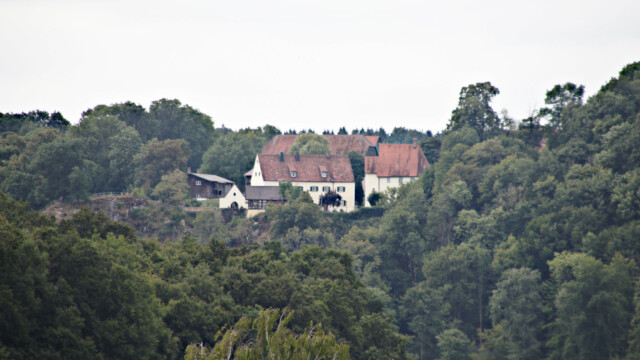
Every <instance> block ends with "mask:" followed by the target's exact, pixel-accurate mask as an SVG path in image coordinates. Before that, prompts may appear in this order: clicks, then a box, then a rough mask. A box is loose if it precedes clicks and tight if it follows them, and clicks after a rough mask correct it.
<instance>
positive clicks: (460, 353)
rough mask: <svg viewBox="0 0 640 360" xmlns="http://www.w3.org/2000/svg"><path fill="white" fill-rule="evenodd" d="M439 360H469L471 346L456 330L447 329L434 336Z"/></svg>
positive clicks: (463, 335) (464, 336) (462, 334)
mask: <svg viewBox="0 0 640 360" xmlns="http://www.w3.org/2000/svg"><path fill="white" fill-rule="evenodd" d="M436 338H437V339H438V350H439V351H440V358H439V359H441V360H470V359H471V352H472V351H473V346H472V344H471V341H470V340H469V339H468V338H467V336H466V335H465V334H464V333H463V332H462V331H460V330H458V329H447V330H445V331H443V332H441V333H440V335H438V336H436Z"/></svg>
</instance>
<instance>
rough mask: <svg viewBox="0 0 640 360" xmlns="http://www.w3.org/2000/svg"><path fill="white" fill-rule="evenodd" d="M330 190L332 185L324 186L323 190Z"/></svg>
mask: <svg viewBox="0 0 640 360" xmlns="http://www.w3.org/2000/svg"><path fill="white" fill-rule="evenodd" d="M329 190H331V187H329V186H323V187H322V192H327V191H329Z"/></svg>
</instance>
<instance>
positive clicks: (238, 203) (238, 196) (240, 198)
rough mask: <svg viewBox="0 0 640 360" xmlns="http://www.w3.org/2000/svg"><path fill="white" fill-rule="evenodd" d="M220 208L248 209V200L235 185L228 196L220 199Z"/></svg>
mask: <svg viewBox="0 0 640 360" xmlns="http://www.w3.org/2000/svg"><path fill="white" fill-rule="evenodd" d="M220 208H221V209H246V208H247V205H246V200H245V198H244V195H243V194H242V191H240V189H238V186H236V185H235V184H233V187H232V188H231V190H229V192H228V193H227V195H225V196H224V197H222V198H220Z"/></svg>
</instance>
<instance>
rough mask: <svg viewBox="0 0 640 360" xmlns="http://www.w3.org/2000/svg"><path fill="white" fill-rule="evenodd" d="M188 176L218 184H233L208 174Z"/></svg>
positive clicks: (190, 174) (191, 174)
mask: <svg viewBox="0 0 640 360" xmlns="http://www.w3.org/2000/svg"><path fill="white" fill-rule="evenodd" d="M189 176H194V177H197V178H199V179H202V180H206V181H210V182H217V183H220V184H233V183H234V182H233V181H231V180H228V179H225V178H223V177H220V176H218V175H210V174H198V173H189Z"/></svg>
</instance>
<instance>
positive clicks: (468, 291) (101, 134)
mask: <svg viewBox="0 0 640 360" xmlns="http://www.w3.org/2000/svg"><path fill="white" fill-rule="evenodd" d="M497 94H498V89H497V88H495V87H493V86H492V85H491V84H490V83H488V82H487V83H478V84H475V85H470V86H468V87H465V88H463V89H462V91H461V93H460V98H459V104H458V106H457V107H456V109H454V110H453V113H452V117H451V121H450V123H449V126H448V129H447V131H446V133H445V134H444V135H436V136H432V134H431V133H420V134H421V135H422V136H419V135H420V134H418V132H416V131H414V130H407V129H404V128H397V129H394V131H393V132H392V133H391V134H387V133H386V132H385V131H384V129H380V130H375V131H374V130H371V129H369V130H365V129H361V130H358V129H356V130H354V131H353V133H357V134H365V135H377V136H380V137H381V138H383V139H387V140H389V142H391V141H396V140H398V141H402V142H404V141H407V140H406V139H407V138H408V137H411V138H412V139H413V138H416V139H417V140H418V141H419V144H420V145H421V148H422V149H423V151H424V152H425V153H426V154H428V155H427V156H428V158H429V161H430V162H431V163H432V166H431V168H429V169H428V170H427V171H425V172H424V173H423V174H422V175H421V176H420V178H419V180H418V181H414V182H411V183H406V184H404V185H402V186H400V187H399V188H397V189H393V190H391V191H387V192H385V193H383V194H378V195H379V198H380V201H379V202H378V204H377V206H376V207H375V208H366V209H360V210H359V211H356V212H352V213H328V212H324V211H322V209H321V208H320V207H319V206H317V204H313V203H311V202H310V197H309V194H308V193H305V192H304V191H301V190H300V189H298V188H294V187H293V186H292V185H290V184H289V185H283V186H282V191H283V196H284V197H285V198H286V199H287V202H286V203H285V204H281V205H273V204H272V205H269V206H268V207H267V210H266V212H265V214H262V215H258V216H256V217H254V218H251V219H245V218H242V217H233V218H231V219H229V218H226V219H225V218H224V217H223V216H222V215H221V214H220V212H219V211H211V212H208V213H205V212H201V213H199V214H198V215H190V214H187V213H186V212H185V210H184V209H183V207H182V205H183V201H185V199H184V193H185V192H186V187H185V186H184V177H185V173H184V172H185V170H186V169H187V168H188V167H189V164H194V162H193V161H195V160H194V159H195V158H194V155H193V154H196V153H198V152H199V153H200V155H196V158H197V157H198V156H200V157H201V159H202V165H201V167H200V169H199V171H202V172H208V173H213V174H216V175H220V176H223V177H227V178H230V179H232V180H234V181H236V182H237V183H239V184H242V182H243V174H244V173H245V172H246V171H247V170H249V169H250V168H251V166H252V165H253V162H254V161H255V156H256V154H257V153H258V152H259V151H260V149H261V148H262V146H263V145H264V143H265V142H266V141H268V140H269V139H270V138H271V137H272V136H274V135H275V134H277V133H279V131H278V130H277V129H275V128H273V127H271V126H265V127H264V128H258V129H245V130H240V131H232V130H230V129H225V128H222V129H216V130H213V133H212V134H213V135H212V137H211V138H210V140H209V143H206V146H205V145H202V144H205V142H204V140H203V139H204V137H199V135H198V136H195V135H193V134H191V135H189V134H190V131H192V130H193V131H197V129H204V128H207V127H208V126H209V125H207V124H210V123H209V121H207V118H206V116H201V115H202V114H199V113H198V112H197V111H196V110H194V109H192V108H190V107H188V106H186V105H185V106H183V105H182V104H181V103H179V102H177V101H172V100H166V99H163V100H159V101H157V102H154V104H153V105H152V108H153V109H152V110H150V111H149V112H147V111H146V110H144V109H143V108H141V107H140V106H138V105H135V104H132V103H125V104H117V105H112V106H98V107H96V108H94V109H92V110H89V111H87V112H86V113H85V114H84V115H83V118H82V119H81V121H80V123H79V124H77V125H74V126H67V127H55V126H50V125H46V123H47V122H46V121H44V124H45V125H43V123H42V122H38V121H36V122H34V121H31V120H29V121H27V122H25V121H24V120H20V121H22V122H20V121H18V122H16V121H17V120H16V117H15V116H9V117H6V116H2V117H0V123H1V125H2V126H4V127H3V128H2V129H9V130H7V131H6V132H4V133H2V134H0V190H2V191H3V192H4V193H5V194H6V195H4V194H2V195H0V358H7V359H30V358H56V357H57V358H98V359H108V358H114V359H115V358H175V359H177V358H183V357H184V356H186V357H187V358H195V357H198V356H205V355H207V356H212V357H214V358H215V357H217V356H218V355H219V354H220V353H221V352H224V353H226V354H229V353H230V352H231V353H233V354H235V356H236V357H238V358H241V357H242V356H248V357H251V356H254V357H260V356H262V355H264V354H280V356H283V357H288V356H293V355H291V354H307V355H308V354H322V356H336V357H338V358H346V356H347V355H348V356H349V357H350V358H354V359H372V358H373V359H405V358H417V359H472V358H473V359H482V360H485V359H487V360H488V359H636V358H638V356H639V354H640V288H639V286H638V283H639V281H640V278H639V276H640V271H639V270H640V269H639V268H638V264H639V262H640V245H639V244H638V241H637V240H638V237H639V236H640V192H639V190H638V189H640V156H639V155H638V154H639V152H638V151H639V150H638V149H640V135H639V134H640V130H639V129H640V63H634V64H630V65H628V66H626V67H625V68H624V69H622V71H621V72H620V73H619V74H618V76H617V77H616V78H614V79H612V80H611V81H609V82H608V83H607V84H605V85H604V86H603V87H602V88H601V89H600V91H598V92H597V93H596V94H595V95H594V96H592V97H590V98H589V99H586V100H583V98H582V97H583V96H584V88H583V87H581V86H578V85H574V84H572V83H566V84H564V85H557V86H553V87H552V89H551V90H550V91H549V92H548V93H547V94H546V95H547V101H546V102H545V106H546V107H545V108H543V109H541V110H540V111H539V112H537V113H536V114H534V115H533V116H531V117H530V118H527V119H522V120H521V121H520V125H519V126H515V125H514V124H513V123H511V124H505V123H504V121H505V120H509V117H508V116H506V115H507V114H506V113H503V116H502V118H500V117H499V116H497V115H496V113H495V112H494V111H493V110H492V109H491V107H490V102H491V99H492V98H493V97H494V96H496V95H497ZM37 116H39V115H37V114H36V117H37ZM18 118H19V117H18ZM42 118H43V119H45V118H47V117H46V116H44V115H43V116H42ZM5 119H9V120H6V121H5ZM20 119H22V118H20ZM509 121H510V120H509ZM36 123H37V125H36ZM145 124H157V125H158V126H159V127H154V126H151V125H149V126H151V127H147V125H145ZM159 124H163V125H162V126H160V125H159ZM181 127H185V128H189V130H188V131H186V132H185V134H184V136H182V135H180V136H177V135H178V134H177V133H179V131H178V130H177V129H181ZM207 131H208V130H207ZM207 131H204V132H205V133H207ZM345 132H346V128H342V129H340V131H339V133H345ZM192 135H193V136H192ZM207 136H208V135H207ZM300 137H302V138H303V139H306V138H308V139H314V138H316V137H317V136H316V135H313V134H309V133H307V132H305V134H304V136H302V135H301V136H300ZM300 137H299V138H300ZM411 141H412V140H411ZM198 142H200V143H199V144H200V145H197V146H194V144H198ZM311 143H313V141H311ZM205 148H206V151H205V150H203V149H205ZM298 151H300V152H301V153H302V152H303V151H301V150H300V149H298ZM323 151H324V150H323ZM323 153H324V152H323ZM356 155H357V154H351V156H350V157H351V163H352V166H353V168H354V174H355V175H356V177H357V178H358V177H360V176H362V171H361V173H360V174H358V172H359V171H358V169H357V168H358V167H360V169H361V170H362V167H363V166H362V165H363V159H362V158H361V157H358V156H356ZM137 186H141V187H142V188H143V190H145V191H146V194H145V191H140V189H137V188H136V187H137ZM99 191H131V192H133V193H134V194H135V195H136V196H139V197H140V199H138V200H140V202H139V203H137V205H136V208H135V209H131V211H130V213H127V216H128V217H126V218H125V219H124V220H125V221H127V222H128V223H129V224H132V225H133V226H135V229H134V228H132V227H130V226H129V225H125V224H123V223H120V222H114V221H111V220H110V219H109V218H107V217H106V216H105V215H103V214H101V213H95V212H93V211H90V210H88V209H83V210H80V209H78V208H73V207H72V206H70V207H69V208H67V209H68V210H65V211H69V212H70V213H71V214H74V213H75V215H73V216H71V215H67V217H66V219H64V220H61V221H59V222H55V221H54V220H53V219H52V218H49V217H46V216H43V215H41V214H38V213H35V212H30V211H29V210H27V209H28V207H31V208H42V207H44V206H46V205H47V204H49V203H51V202H52V201H53V200H54V199H64V201H63V204H65V203H67V200H66V199H68V198H70V199H72V200H74V201H76V200H78V201H80V200H83V199H86V198H87V197H89V196H90V194H91V193H94V192H99ZM147 196H149V197H150V198H147ZM9 197H11V198H14V199H18V200H22V201H29V202H30V203H29V204H27V203H19V202H16V201H15V200H11V199H10V198H9ZM56 204H59V202H57V203H56ZM74 204H75V203H74ZM84 204H92V205H93V204H94V202H84ZM118 206H124V205H123V204H116V203H114V205H113V207H115V208H117V207H118ZM123 213H124V212H123ZM147 237H158V238H159V239H155V238H147ZM158 240H161V241H162V240H164V243H161V241H158ZM290 311H291V312H290ZM282 314H285V315H282ZM276 324H282V326H278V325H276ZM320 324H321V325H320ZM267 335H269V336H270V338H271V339H273V338H276V339H279V340H278V342H277V343H269V342H267V341H266V336H267ZM231 342H233V343H234V344H236V345H233V346H231V345H230V344H231ZM347 348H348V350H347ZM216 354H218V355H216Z"/></svg>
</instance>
